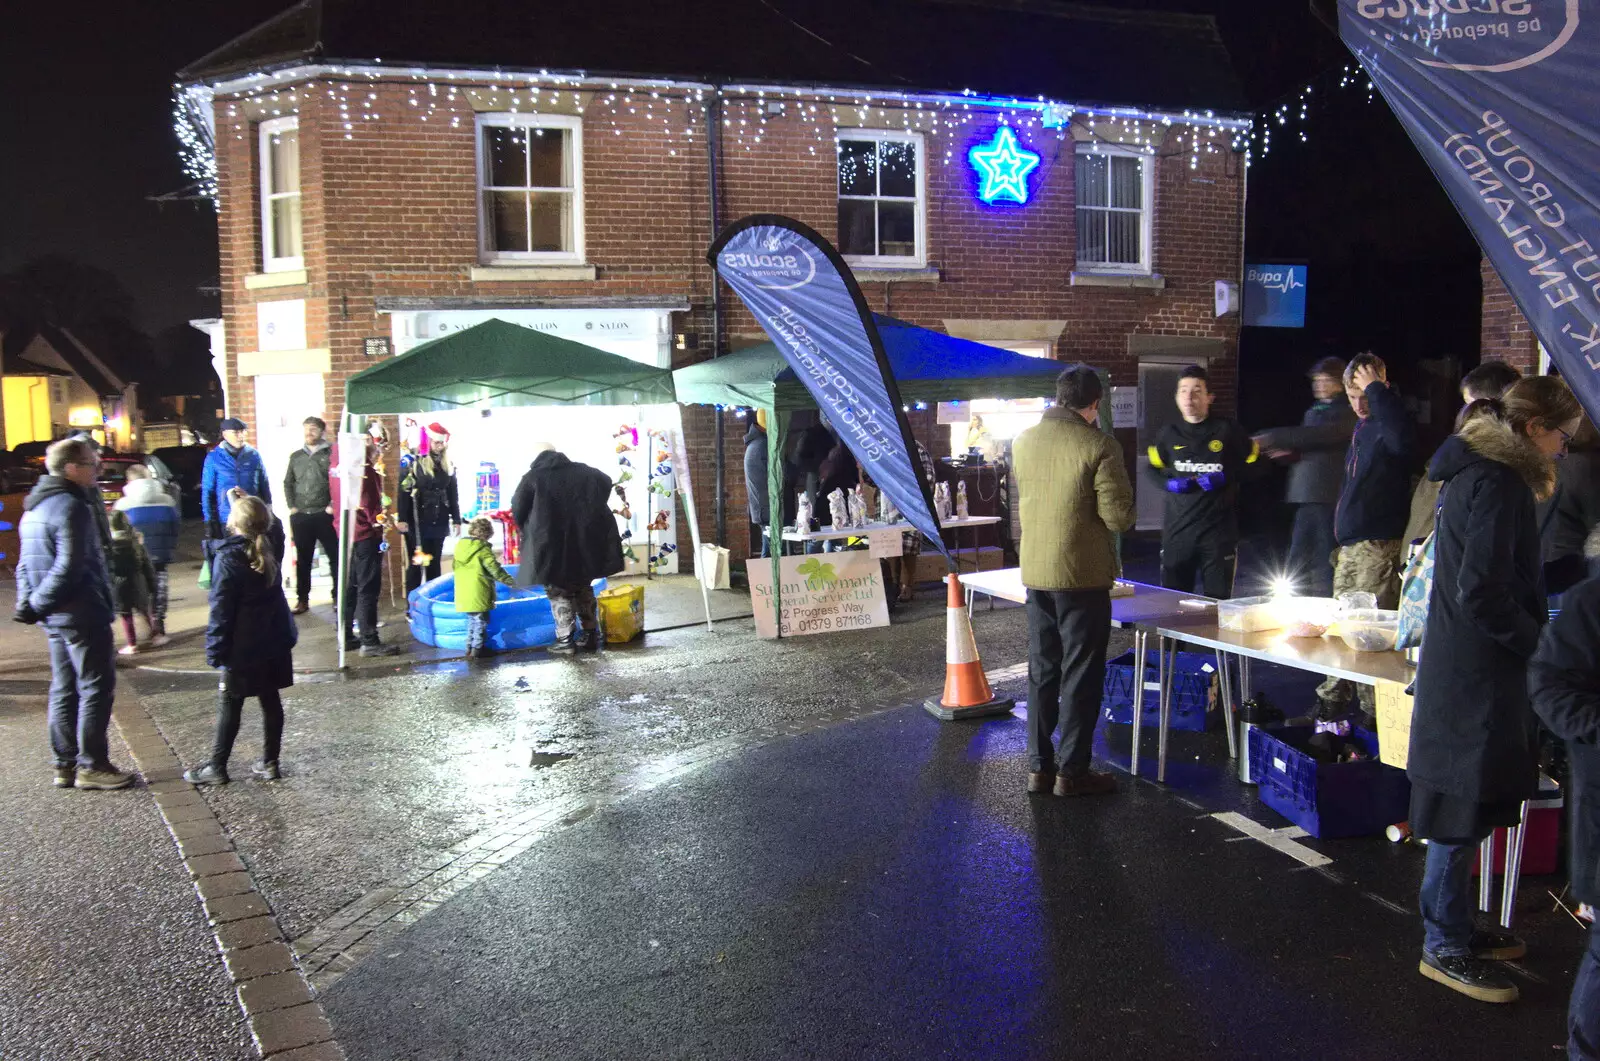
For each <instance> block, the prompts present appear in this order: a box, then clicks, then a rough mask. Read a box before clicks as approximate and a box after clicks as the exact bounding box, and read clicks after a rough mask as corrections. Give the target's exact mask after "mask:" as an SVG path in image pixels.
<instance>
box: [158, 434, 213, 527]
mask: <svg viewBox="0 0 1600 1061" xmlns="http://www.w3.org/2000/svg"><path fill="white" fill-rule="evenodd" d="M210 448H211V447H209V446H162V447H160V448H159V449H156V450H153V451H152V452H151V454H150V455H151V456H153V457H156V458H157V459H159V460H160V461H161V462H162V463H163V464H165V465H166V466H167V467H168V468H169V469H171V471H172V476H173V479H174V480H175V481H176V482H177V484H178V488H179V490H180V491H181V494H180V497H179V506H180V508H181V509H182V511H183V515H184V516H185V517H186V518H191V519H198V518H199V517H200V474H201V472H202V471H204V470H205V463H206V454H207V453H208V452H210Z"/></svg>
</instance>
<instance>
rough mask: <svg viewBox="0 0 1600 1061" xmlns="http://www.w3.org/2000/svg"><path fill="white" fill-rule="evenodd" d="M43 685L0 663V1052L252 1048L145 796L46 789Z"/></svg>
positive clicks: (141, 1057)
mask: <svg viewBox="0 0 1600 1061" xmlns="http://www.w3.org/2000/svg"><path fill="white" fill-rule="evenodd" d="M7 607H9V603H8V604H7ZM6 625H7V626H10V625H11V624H9V623H7V624H6ZM8 647H9V646H8ZM48 688H49V673H48V669H47V668H46V669H44V670H41V669H40V667H39V660H38V658H37V657H35V658H33V659H31V660H30V659H18V658H15V657H13V658H9V659H6V660H4V661H3V662H0V807H3V808H4V813H0V941H3V943H0V1057H3V1058H6V1059H7V1061H11V1059H16V1061H22V1059H24V1058H27V1059H38V1061H68V1059H72V1061H76V1059H79V1058H108V1059H110V1058H115V1059H117V1061H188V1059H193V1061H234V1059H240V1061H243V1059H247V1058H253V1057H255V1056H256V1052H255V1050H254V1048H253V1047H252V1045H251V1040H250V1032H249V1029H248V1028H247V1027H246V1025H245V1022H244V1019H243V1017H242V1015H241V1014H240V1011H239V1007H238V1003H237V1002H236V1000H235V998H234V993H233V987H232V985H231V984H230V982H229V979H228V976H227V975H226V973H225V971H224V969H223V967H222V965H221V963H220V962H219V961H218V959H217V952H216V947H215V945H214V943H213V941H212V937H211V931H210V929H209V928H208V927H207V924H206V916H205V913H204V911H203V910H202V909H201V907H200V904H199V903H198V902H197V901H196V899H195V891H194V886H193V885H192V884H191V882H190V876H189V873H188V872H187V871H186V870H185V868H184V864H183V861H182V858H181V856H180V855H179V852H178V849H177V848H176V847H175V846H174V845H173V842H172V838H171V837H170V836H169V835H168V833H167V830H166V828H165V827H164V826H163V825H162V821H161V817H160V814H159V813H158V811H157V808H156V805H155V800H154V798H153V796H152V793H151V792H150V791H149V790H148V789H146V788H143V787H139V788H134V789H128V790H124V791H120V792H81V791H78V790H75V789H67V790H62V789H55V788H52V787H50V778H51V770H50V744H49V739H48V736H47V734H46V729H45V694H46V692H47V690H48ZM111 754H112V756H113V758H114V759H115V760H116V761H117V762H118V763H119V764H123V765H124V766H126V764H128V763H129V762H130V756H129V754H128V750H127V747H126V745H125V744H124V743H123V742H122V740H121V739H120V737H118V736H117V735H116V733H115V730H113V734H112V741H111Z"/></svg>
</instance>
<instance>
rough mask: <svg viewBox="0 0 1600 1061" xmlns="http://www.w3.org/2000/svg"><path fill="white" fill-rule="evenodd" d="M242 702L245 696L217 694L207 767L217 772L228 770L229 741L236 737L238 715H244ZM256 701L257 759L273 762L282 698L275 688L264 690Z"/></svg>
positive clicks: (278, 741)
mask: <svg viewBox="0 0 1600 1061" xmlns="http://www.w3.org/2000/svg"><path fill="white" fill-rule="evenodd" d="M246 699H248V697H243V696H229V695H228V694H227V693H225V692H220V691H219V692H218V693H217V733H216V737H215V738H213V740H212V742H211V765H213V766H215V767H217V768H218V769H221V770H224V771H226V770H227V769H228V757H229V756H230V755H232V754H233V742H234V739H235V738H237V737H238V736H239V716H240V715H242V714H243V713H244V702H245V700H246ZM256 699H257V700H259V701H261V731H262V741H261V760H262V762H268V763H275V762H277V761H278V749H279V748H280V747H282V745H283V699H282V697H280V696H279V695H278V690H276V689H268V690H266V691H264V692H263V693H262V694H261V695H260V696H258V697H256Z"/></svg>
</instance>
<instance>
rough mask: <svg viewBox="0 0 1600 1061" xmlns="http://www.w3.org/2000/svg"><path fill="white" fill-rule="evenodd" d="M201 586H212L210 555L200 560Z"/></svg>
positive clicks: (207, 587) (203, 587) (202, 587)
mask: <svg viewBox="0 0 1600 1061" xmlns="http://www.w3.org/2000/svg"><path fill="white" fill-rule="evenodd" d="M200 588H201V589H210V588H211V559H210V557H207V558H206V559H204V560H202V561H200Z"/></svg>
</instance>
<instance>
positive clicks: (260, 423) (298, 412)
mask: <svg viewBox="0 0 1600 1061" xmlns="http://www.w3.org/2000/svg"><path fill="white" fill-rule="evenodd" d="M322 403H323V389H322V373H320V372H296V373H290V374H287V375H282V376H257V377H256V422H255V423H253V424H251V425H250V441H251V443H252V444H253V445H254V446H255V447H256V449H258V450H260V451H261V463H262V464H263V465H265V466H266V469H267V482H268V483H269V484H270V485H271V487H272V510H273V511H274V512H276V513H277V514H278V518H279V519H280V520H282V521H283V529H284V531H285V532H287V531H288V529H289V504H288V500H287V499H286V498H285V497H284V496H283V476H284V473H286V472H287V471H288V470H289V455H290V454H291V453H293V452H294V451H295V450H296V449H299V448H300V447H301V446H303V445H305V441H306V440H305V429H304V428H303V427H301V424H302V423H303V422H304V421H305V418H306V417H308V416H320V417H322V419H323V420H327V419H328V416H327V413H326V412H325V411H324V410H323V408H322Z"/></svg>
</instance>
